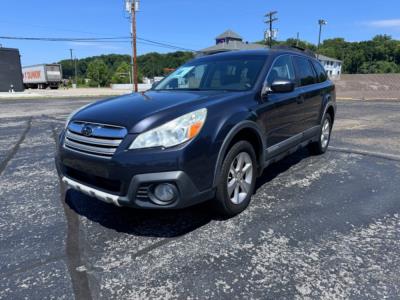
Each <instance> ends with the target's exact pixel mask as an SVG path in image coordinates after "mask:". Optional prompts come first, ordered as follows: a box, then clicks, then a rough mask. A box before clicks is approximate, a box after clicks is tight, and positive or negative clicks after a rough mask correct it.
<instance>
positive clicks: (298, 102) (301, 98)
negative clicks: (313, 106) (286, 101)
mask: <svg viewBox="0 0 400 300" xmlns="http://www.w3.org/2000/svg"><path fill="white" fill-rule="evenodd" d="M296 102H297V104H303V103H304V96H298V97H297V99H296Z"/></svg>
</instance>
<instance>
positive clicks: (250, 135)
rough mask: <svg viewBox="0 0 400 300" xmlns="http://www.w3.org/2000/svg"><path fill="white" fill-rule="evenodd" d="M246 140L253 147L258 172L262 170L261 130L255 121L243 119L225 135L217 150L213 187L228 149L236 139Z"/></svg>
mask: <svg viewBox="0 0 400 300" xmlns="http://www.w3.org/2000/svg"><path fill="white" fill-rule="evenodd" d="M240 140H244V141H248V142H249V143H250V144H251V145H252V146H253V148H254V152H255V153H256V158H257V163H258V169H259V170H258V171H259V172H258V174H259V173H260V172H261V171H262V170H263V164H264V161H265V153H264V149H265V143H264V139H263V134H262V131H261V130H260V128H259V126H258V125H257V123H255V122H253V121H248V120H247V121H243V122H240V123H239V124H237V125H235V126H234V127H233V128H232V129H231V130H230V131H229V133H228V134H227V136H226V137H225V139H224V141H223V143H222V146H221V148H220V150H219V153H218V157H217V163H216V166H215V170H214V180H213V187H215V186H216V185H217V183H218V178H219V175H220V171H221V167H222V163H223V161H224V159H225V157H226V155H227V153H228V151H229V149H230V148H231V147H232V146H233V145H234V144H235V143H236V142H238V141H240Z"/></svg>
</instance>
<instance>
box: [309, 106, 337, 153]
mask: <svg viewBox="0 0 400 300" xmlns="http://www.w3.org/2000/svg"><path fill="white" fill-rule="evenodd" d="M331 132H332V118H331V116H330V115H329V114H326V116H325V118H324V120H323V122H322V126H321V130H320V134H319V139H318V141H317V142H314V143H312V144H310V145H309V150H310V151H311V153H313V154H317V155H318V154H323V153H325V152H326V150H328V146H329V142H330V140H331Z"/></svg>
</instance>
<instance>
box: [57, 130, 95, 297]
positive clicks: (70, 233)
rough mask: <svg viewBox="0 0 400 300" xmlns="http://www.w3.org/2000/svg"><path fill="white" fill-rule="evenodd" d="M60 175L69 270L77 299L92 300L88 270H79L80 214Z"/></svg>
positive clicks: (80, 257) (81, 261) (80, 256)
mask: <svg viewBox="0 0 400 300" xmlns="http://www.w3.org/2000/svg"><path fill="white" fill-rule="evenodd" d="M51 130H52V133H53V139H54V142H55V143H56V144H57V132H56V128H55V126H54V125H52V127H51ZM57 177H58V181H59V187H60V193H59V194H60V200H61V204H62V206H63V210H64V215H65V219H66V221H67V237H66V249H65V251H66V257H67V267H68V272H69V274H70V277H71V282H72V288H73V291H74V296H75V299H82V300H90V299H92V294H91V290H90V286H89V278H88V274H87V272H86V271H83V272H79V271H78V267H80V266H82V265H83V260H82V255H81V248H80V242H79V227H80V226H79V216H78V215H77V214H76V213H75V212H74V211H73V210H72V209H71V208H69V207H68V206H67V204H66V203H65V192H66V191H65V186H64V184H63V183H62V181H61V177H60V176H57Z"/></svg>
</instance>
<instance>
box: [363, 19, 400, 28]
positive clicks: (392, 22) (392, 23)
mask: <svg viewBox="0 0 400 300" xmlns="http://www.w3.org/2000/svg"><path fill="white" fill-rule="evenodd" d="M367 25H369V26H372V27H376V28H391V29H400V19H388V20H377V21H371V22H368V23H367Z"/></svg>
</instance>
